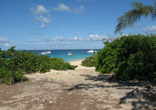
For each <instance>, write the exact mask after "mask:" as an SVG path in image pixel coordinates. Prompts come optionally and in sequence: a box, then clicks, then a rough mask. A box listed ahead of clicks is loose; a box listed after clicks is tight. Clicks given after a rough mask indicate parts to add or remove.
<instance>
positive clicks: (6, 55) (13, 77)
mask: <svg viewBox="0 0 156 110" xmlns="http://www.w3.org/2000/svg"><path fill="white" fill-rule="evenodd" d="M75 68H76V66H73V65H70V64H69V63H68V62H66V61H64V60H63V59H61V58H50V57H49V56H46V55H36V54H35V53H31V52H26V51H16V50H15V47H11V48H10V49H8V50H7V51H2V50H1V49H0V82H2V83H6V84H14V83H16V82H20V81H23V80H24V79H25V77H24V76H23V73H25V74H28V73H32V72H37V71H39V72H41V73H45V72H48V71H50V69H56V70H67V69H75Z"/></svg>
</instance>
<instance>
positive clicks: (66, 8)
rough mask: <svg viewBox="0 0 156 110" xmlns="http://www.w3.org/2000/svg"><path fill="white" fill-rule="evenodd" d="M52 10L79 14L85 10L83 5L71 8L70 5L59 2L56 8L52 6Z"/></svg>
mask: <svg viewBox="0 0 156 110" xmlns="http://www.w3.org/2000/svg"><path fill="white" fill-rule="evenodd" d="M54 10H55V11H66V12H72V13H76V14H80V13H82V12H83V11H85V7H84V6H80V7H74V8H71V7H69V6H67V5H65V4H62V3H61V4H59V5H58V6H57V7H56V8H54Z"/></svg>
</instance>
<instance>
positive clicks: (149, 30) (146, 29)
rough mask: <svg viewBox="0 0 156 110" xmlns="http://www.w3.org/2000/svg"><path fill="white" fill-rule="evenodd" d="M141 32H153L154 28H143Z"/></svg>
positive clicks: (155, 29) (155, 27) (155, 28)
mask: <svg viewBox="0 0 156 110" xmlns="http://www.w3.org/2000/svg"><path fill="white" fill-rule="evenodd" d="M142 31H144V32H155V31H156V26H148V27H146V28H143V29H142Z"/></svg>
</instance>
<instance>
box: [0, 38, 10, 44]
mask: <svg viewBox="0 0 156 110" xmlns="http://www.w3.org/2000/svg"><path fill="white" fill-rule="evenodd" d="M8 41H9V40H8V39H6V38H3V37H0V43H6V42H8Z"/></svg>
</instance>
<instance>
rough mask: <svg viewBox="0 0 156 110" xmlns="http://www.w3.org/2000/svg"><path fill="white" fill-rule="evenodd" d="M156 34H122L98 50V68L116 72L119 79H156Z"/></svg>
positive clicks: (102, 70)
mask: <svg viewBox="0 0 156 110" xmlns="http://www.w3.org/2000/svg"><path fill="white" fill-rule="evenodd" d="M155 56H156V37H155V35H146V36H145V35H141V34H138V35H129V36H122V37H120V38H118V39H116V40H114V41H112V42H108V41H107V42H105V47H104V48H103V49H101V50H100V51H99V52H98V63H97V66H96V70H97V71H100V72H101V73H112V72H114V73H115V74H114V75H113V77H114V78H115V79H118V80H154V81H156V68H155V67H156V57H155Z"/></svg>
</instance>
